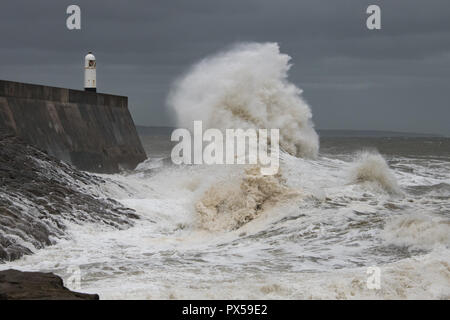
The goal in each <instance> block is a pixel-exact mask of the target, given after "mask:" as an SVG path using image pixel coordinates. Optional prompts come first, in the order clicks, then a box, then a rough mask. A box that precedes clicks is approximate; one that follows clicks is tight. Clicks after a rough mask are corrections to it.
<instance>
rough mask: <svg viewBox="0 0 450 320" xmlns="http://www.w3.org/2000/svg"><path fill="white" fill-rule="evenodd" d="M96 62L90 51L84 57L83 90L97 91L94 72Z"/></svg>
mask: <svg viewBox="0 0 450 320" xmlns="http://www.w3.org/2000/svg"><path fill="white" fill-rule="evenodd" d="M96 66H97V63H96V61H95V56H94V55H93V54H92V52H90V51H89V53H88V54H87V55H86V57H84V90H85V91H93V92H97V81H96V80H97V74H96Z"/></svg>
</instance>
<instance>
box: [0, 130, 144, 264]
mask: <svg viewBox="0 0 450 320" xmlns="http://www.w3.org/2000/svg"><path fill="white" fill-rule="evenodd" d="M102 183H105V181H104V180H103V179H101V178H100V177H98V176H95V175H90V174H88V173H85V172H82V171H79V170H77V169H76V168H74V167H72V166H70V165H68V164H66V163H64V162H62V161H59V160H57V159H56V158H53V157H51V156H49V155H48V154H46V153H45V152H43V151H41V150H38V149H37V148H35V147H33V146H31V145H28V144H26V143H25V142H23V141H22V140H21V139H19V138H18V137H15V136H12V135H8V134H3V135H1V134H0V263H2V262H5V261H11V260H15V259H18V258H20V257H21V256H22V255H24V254H31V253H32V252H34V251H35V250H37V249H41V248H43V247H45V246H48V245H52V244H54V243H55V242H56V240H57V239H58V238H67V236H68V235H67V232H66V223H67V222H72V223H77V224H82V223H87V222H94V223H101V224H104V225H107V226H110V227H112V228H118V229H124V228H128V227H130V226H132V225H133V220H134V219H138V218H139V217H138V216H137V215H136V214H135V213H134V211H133V210H132V209H128V208H125V207H123V206H122V205H121V204H120V203H118V202H117V201H115V200H113V199H109V198H107V197H105V196H104V195H101V194H100V193H99V192H97V191H96V190H98V188H97V189H96V187H97V186H100V185H101V184H102Z"/></svg>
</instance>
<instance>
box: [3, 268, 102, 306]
mask: <svg viewBox="0 0 450 320" xmlns="http://www.w3.org/2000/svg"><path fill="white" fill-rule="evenodd" d="M0 300H99V296H98V295H97V294H88V293H80V292H74V291H71V290H69V289H67V288H66V287H64V283H63V280H62V279H61V278H60V277H58V276H57V275H54V274H53V273H43V272H22V271H18V270H13V269H9V270H5V271H0Z"/></svg>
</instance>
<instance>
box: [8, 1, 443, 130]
mask: <svg viewBox="0 0 450 320" xmlns="http://www.w3.org/2000/svg"><path fill="white" fill-rule="evenodd" d="M70 4H78V5H79V6H80V7H81V16H82V22H81V27H82V29H81V30H79V31H69V30H68V29H67V28H66V18H67V16H68V15H67V14H66V8H67V6H68V5H70ZM370 4H378V5H379V6H380V7H381V10H382V17H381V18H382V29H381V30H377V31H371V30H368V29H367V28H366V18H367V14H366V13H365V12H366V8H367V6H368V5H370ZM0 35H1V41H0V79H3V80H14V81H22V82H31V83H39V84H46V85H54V86H59V87H69V88H74V89H82V87H83V59H84V55H85V54H86V52H87V51H89V50H92V51H93V52H94V54H95V55H96V57H97V81H98V91H100V92H105V93H114V94H120V95H126V96H128V97H129V107H130V111H131V113H132V115H133V118H134V121H135V123H136V124H140V125H155V126H166V125H169V126H170V125H174V121H173V119H172V117H171V115H170V114H169V113H168V112H167V109H166V103H165V100H166V97H167V93H168V91H169V89H170V86H171V83H172V82H173V81H174V80H175V79H176V78H177V76H179V75H180V74H182V73H183V72H185V71H186V70H187V68H188V67H189V66H190V65H191V64H193V63H195V62H196V61H199V60H200V59H202V58H203V57H205V56H206V55H209V54H213V53H215V52H218V51H220V50H221V49H222V48H224V47H228V46H229V45H230V44H233V43H235V42H240V41H257V42H267V41H269V42H278V43H279V44H280V50H281V51H282V52H283V53H286V54H289V55H290V56H291V57H292V62H293V67H292V69H291V72H290V76H289V77H290V80H291V81H292V82H294V83H295V84H296V85H297V86H299V87H300V88H302V89H303V90H304V93H303V95H304V98H305V99H306V100H307V101H308V103H309V104H310V105H311V108H312V111H313V121H314V123H315V125H316V127H317V128H320V129H364V130H392V131H409V132H423V133H439V134H445V135H450V1H448V0H427V1H425V0H403V1H401V0H386V1H379V0H378V1H376V0H367V1H366V0H326V1H325V0H160V1H155V0H145V1H144V0H142V1H140V0H139V1H135V0H134V1H123V0H122V1H112V0H102V1H93V0H89V1H81V0H80V1H75V0H71V1H66V0H60V1H48V0H39V1H23V0H14V1H10V0H2V1H1V4H0Z"/></svg>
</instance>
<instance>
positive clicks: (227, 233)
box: [1, 136, 450, 299]
mask: <svg viewBox="0 0 450 320" xmlns="http://www.w3.org/2000/svg"><path fill="white" fill-rule="evenodd" d="M141 139H142V142H143V144H144V146H145V148H146V149H147V152H148V155H149V160H147V161H146V162H145V163H142V164H141V165H140V166H138V168H137V169H136V170H135V171H134V172H127V173H122V174H116V175H102V178H104V179H105V180H106V183H104V184H103V185H101V186H100V187H99V190H96V192H99V193H101V194H104V195H105V197H111V198H113V199H115V200H118V201H120V202H121V203H122V204H124V205H125V206H127V207H130V208H133V209H135V210H136V212H137V214H138V215H139V216H140V218H141V219H140V220H138V221H136V224H135V226H134V227H132V228H129V229H125V230H115V229H112V228H108V227H107V226H105V225H100V224H95V223H91V224H69V233H70V238H69V239H65V240H58V241H57V243H56V245H53V246H50V247H47V248H44V249H41V250H36V252H35V253H34V254H33V255H30V256H25V257H23V258H21V259H20V260H17V261H14V262H10V263H6V264H5V265H2V266H1V267H2V269H5V268H9V267H13V268H17V269H22V270H40V271H52V272H55V273H57V274H58V275H60V276H62V277H63V278H64V279H66V280H67V279H69V277H70V275H71V274H70V272H73V269H74V268H79V270H80V275H81V282H80V285H81V288H74V289H81V291H85V292H92V293H99V294H100V296H101V298H122V299H133V298H138V299H182V298H184V299H191V298H199V299H200V298H205V299H209V298H213V299H215V298H223V299H231V298H234V299H236V298H237V299H240V298H242V299H245V298H250V299H253V298H255V299H260V298H268V299H271V298H275V299H305V298H306V299H308V298H332V299H335V298H337V299H341V298H342V299H354V298H374V299H381V298H434V299H448V298H449V297H450V251H449V246H450V201H449V197H450V139H446V138H357V137H353V138H351V137H348V138H337V137H324V138H322V139H321V149H320V153H319V156H318V157H317V158H316V159H314V160H306V159H301V158H296V157H293V156H289V155H284V156H283V159H282V162H281V174H282V177H281V178H280V179H278V180H277V179H275V180H254V179H249V178H248V175H249V173H248V172H246V171H245V169H246V168H245V167H244V166H236V165H234V166H206V165H199V166H175V165H172V163H171V161H170V150H171V146H172V144H171V143H170V141H169V138H168V137H167V136H142V137H141ZM361 150H369V152H366V153H361ZM374 150H377V152H378V153H377V152H376V151H374ZM379 154H381V155H382V156H383V157H384V159H385V161H386V162H385V163H387V165H388V167H385V166H383V161H384V160H383V158H382V157H381V156H380V155H379ZM249 181H251V182H249ZM255 181H256V182H255ZM255 183H256V185H255ZM280 185H282V188H284V189H280ZM244 187H245V188H246V189H245V190H246V191H245V192H244V193H245V197H246V199H248V198H250V199H252V201H253V200H254V201H259V200H258V199H259V198H258V196H256V195H255V194H254V193H255V192H258V190H265V192H266V193H268V194H271V193H273V194H275V196H274V197H271V198H270V199H269V200H268V201H266V202H264V203H263V204H262V206H261V208H259V209H258V210H256V211H255V210H253V211H252V210H251V209H249V208H248V205H247V204H246V203H245V204H242V201H241V200H242V199H241V198H239V196H238V194H242V193H243V191H242V190H243V189H242V188H244ZM280 190H282V191H280ZM284 191H286V192H284ZM255 199H256V200H255ZM199 204H201V205H199ZM218 207H221V208H226V210H218V209H217V210H216V209H214V208H218ZM205 208H206V209H205ZM211 208H213V209H211ZM249 210H250V211H249ZM224 213H225V214H224ZM227 213H228V215H227ZM90 214H95V213H90ZM368 267H377V268H379V270H380V288H379V289H369V288H368V287H367V279H368V276H369V275H368V273H367V268H368ZM68 285H69V287H70V285H71V284H70V283H68Z"/></svg>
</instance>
